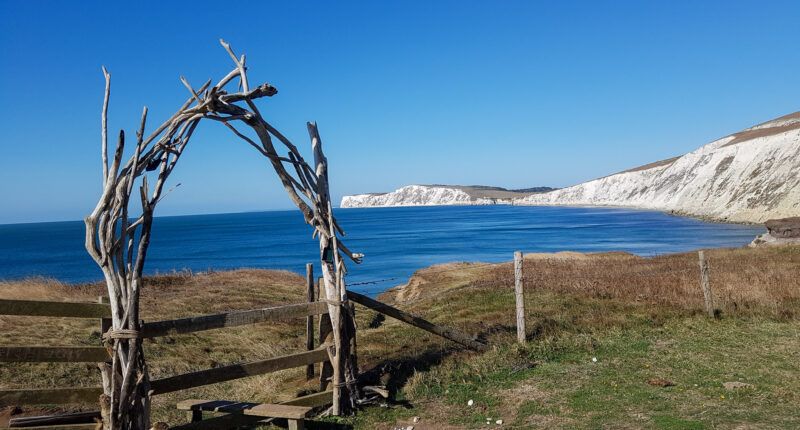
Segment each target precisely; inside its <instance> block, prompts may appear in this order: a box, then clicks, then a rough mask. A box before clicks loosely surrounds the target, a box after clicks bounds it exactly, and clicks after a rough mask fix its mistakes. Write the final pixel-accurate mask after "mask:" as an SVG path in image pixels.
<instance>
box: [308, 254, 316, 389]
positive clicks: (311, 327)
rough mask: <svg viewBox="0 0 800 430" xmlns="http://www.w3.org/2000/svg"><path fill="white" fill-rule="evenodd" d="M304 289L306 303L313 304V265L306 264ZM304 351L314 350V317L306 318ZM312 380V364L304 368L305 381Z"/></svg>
mask: <svg viewBox="0 0 800 430" xmlns="http://www.w3.org/2000/svg"><path fill="white" fill-rule="evenodd" d="M306 289H307V292H308V301H309V302H313V301H315V300H316V298H315V297H314V264H312V263H307V264H306ZM306 349H307V350H309V351H311V350H312V349H314V317H313V316H311V315H309V316H307V317H306ZM312 378H314V364H309V365H308V366H306V379H312Z"/></svg>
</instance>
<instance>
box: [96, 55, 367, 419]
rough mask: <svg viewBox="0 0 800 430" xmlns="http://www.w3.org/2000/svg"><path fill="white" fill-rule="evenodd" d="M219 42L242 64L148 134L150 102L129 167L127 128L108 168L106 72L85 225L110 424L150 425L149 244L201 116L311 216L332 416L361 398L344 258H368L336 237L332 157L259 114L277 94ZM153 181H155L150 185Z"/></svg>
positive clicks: (317, 142)
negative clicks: (101, 289) (230, 136)
mask: <svg viewBox="0 0 800 430" xmlns="http://www.w3.org/2000/svg"><path fill="white" fill-rule="evenodd" d="M220 42H221V43H222V46H223V47H224V48H225V50H226V51H227V52H228V54H229V55H230V57H231V58H232V59H233V61H234V63H235V67H234V68H233V70H231V72H229V73H228V74H227V75H226V76H225V77H224V78H222V79H221V80H220V81H219V82H218V83H217V84H215V85H213V86H210V85H211V80H209V81H207V82H206V83H205V84H203V85H202V86H201V87H200V88H199V89H197V90H195V89H194V88H192V86H191V85H190V84H189V83H188V82H187V81H186V79H184V78H183V77H181V81H182V82H183V83H184V85H185V86H186V88H187V89H188V90H189V91H190V93H191V96H190V97H189V99H188V100H187V101H186V103H184V104H183V105H182V106H181V107H180V108H179V109H178V110H177V111H176V112H175V114H173V115H172V116H171V117H170V118H169V119H168V120H167V121H165V122H164V123H163V124H161V125H160V126H159V127H158V128H157V129H156V130H155V131H154V132H152V133H151V134H150V135H148V136H145V124H146V120H147V108H146V107H145V108H144V110H143V112H142V118H141V122H140V124H139V129H138V131H137V132H136V144H135V148H134V151H133V155H132V156H131V157H130V159H129V160H128V161H127V162H125V164H122V158H123V149H124V146H125V134H124V132H123V131H120V134H119V140H118V143H117V146H116V150H115V151H114V154H113V156H112V158H111V163H110V165H109V156H108V143H107V141H108V139H107V113H108V102H109V96H110V93H111V89H110V88H111V87H110V82H111V81H110V75H109V74H108V72H107V71H106V69H105V68H103V74H104V75H105V80H106V86H105V98H104V101H103V111H102V150H101V154H102V172H103V191H102V194H101V195H100V199H99V201H98V203H97V206H96V207H95V208H94V210H93V211H92V213H91V214H90V215H88V216H87V217H86V218H85V222H86V249H87V251H88V252H89V254H90V255H91V256H92V258H93V259H94V261H95V262H96V263H97V264H98V266H100V269H101V270H102V271H103V275H104V277H105V281H106V285H107V287H108V295H109V299H110V303H111V313H112V327H111V329H110V330H109V331H108V332H107V333H106V334H105V335H104V341H105V343H106V347H107V349H109V351H110V352H111V356H112V361H111V363H106V364H105V365H103V366H102V367H101V374H102V379H103V391H104V394H103V395H102V396H101V406H102V407H103V423H104V428H105V429H107V430H110V429H148V428H149V427H150V422H149V416H150V395H149V392H150V384H149V377H148V372H147V365H146V362H145V358H144V355H143V352H142V339H141V336H140V330H141V321H140V320H139V295H140V292H141V289H142V270H143V268H144V262H145V258H146V256H147V248H148V245H149V243H150V234H151V226H152V221H153V213H154V210H155V207H156V205H157V204H158V202H159V201H160V200H161V199H162V198H163V197H164V196H165V195H166V193H165V192H164V183H165V181H166V179H167V177H168V176H169V175H170V173H172V170H173V169H174V167H175V165H176V163H177V162H178V159H179V158H180V156H181V154H183V151H184V150H185V149H186V146H187V144H188V143H189V139H190V138H191V136H192V133H193V132H194V130H195V128H196V127H197V124H198V123H199V122H200V121H201V120H203V119H209V120H213V121H217V122H220V123H222V124H223V125H224V126H226V127H227V128H228V129H230V130H231V131H232V132H233V133H234V134H235V135H236V136H237V137H239V138H241V139H243V140H244V141H246V142H247V143H249V144H250V145H251V146H253V147H254V148H255V149H256V150H257V151H258V152H259V153H261V155H263V156H264V157H266V158H267V159H268V160H269V162H270V164H271V165H272V167H273V169H274V170H275V173H276V174H277V175H278V177H279V178H280V180H281V183H282V184H283V187H284V188H285V189H286V191H287V193H288V194H289V197H290V198H291V199H292V201H293V202H294V203H295V205H296V206H297V207H298V209H300V211H301V212H302V213H303V217H304V219H305V221H306V223H308V224H309V225H311V226H312V227H314V237H318V239H319V245H320V262H321V267H322V274H323V277H324V279H325V296H326V300H327V303H328V311H329V314H330V317H331V322H332V326H333V334H334V346H333V347H332V348H329V355H330V358H331V363H333V367H334V375H333V384H332V385H333V390H334V392H333V413H334V414H341V413H344V412H347V411H348V410H350V409H351V408H353V407H354V406H355V400H356V399H357V398H358V396H359V393H358V392H357V390H358V389H357V387H356V386H355V380H356V376H357V365H356V358H355V356H354V354H352V353H351V342H352V341H353V339H354V337H355V333H354V329H353V323H352V316H351V315H350V314H349V313H348V312H347V311H346V309H347V308H346V307H345V306H346V302H347V295H346V288H345V281H344V274H345V273H346V268H345V264H344V257H347V258H349V259H351V260H352V261H354V262H356V263H360V259H361V257H363V255H360V254H355V253H353V252H351V251H350V250H349V249H347V247H345V245H344V244H343V243H342V241H341V240H340V238H339V237H338V236H340V235H344V232H343V231H342V229H341V227H340V226H339V224H338V223H337V222H336V219H335V218H334V216H333V213H332V210H331V201H330V192H329V186H328V167H327V160H326V158H325V155H324V154H323V152H322V141H321V139H320V137H319V132H318V130H317V126H316V124H315V123H311V122H309V123H307V127H308V134H309V137H310V139H311V148H312V152H313V158H314V162H313V166H312V165H310V164H309V163H307V162H306V161H305V160H304V159H303V157H302V156H301V155H300V152H299V151H298V150H297V148H296V147H295V146H294V145H293V144H292V143H291V142H290V141H289V140H288V139H287V138H286V137H285V136H283V135H282V134H281V133H280V132H279V131H278V130H276V129H275V128H274V127H272V125H270V124H269V123H268V122H267V121H266V120H265V119H264V118H263V117H262V116H261V113H260V112H259V110H258V108H257V106H256V105H255V103H254V100H256V99H259V98H262V97H271V96H273V95H275V94H276V93H277V90H276V89H275V88H274V87H273V86H272V85H270V84H266V83H265V84H263V85H260V86H258V87H256V88H253V89H251V88H250V86H249V83H248V79H247V68H246V67H245V56H244V55H242V56H240V57H237V56H236V54H234V52H233V50H232V49H231V47H230V45H229V44H227V43H225V42H224V41H222V40H220ZM237 78H238V81H239V82H238V83H239V89H238V90H237V92H234V93H228V92H227V91H226V90H225V87H226V86H228V84H230V83H231V82H232V81H235V80H236V79H237ZM235 123H240V124H243V125H245V126H247V127H250V129H252V131H253V132H255V134H256V136H257V138H256V139H255V140H254V139H251V138H250V137H248V136H247V135H245V134H243V133H241V132H240V131H239V130H237V128H235V127H234V125H233V124H235ZM275 139H277V141H278V142H280V144H282V145H283V146H284V147H285V149H286V150H287V151H288V154H287V156H281V155H280V154H279V153H278V152H277V150H276V148H275V144H274V140H275ZM287 166H290V167H288V168H287ZM148 178H151V179H148ZM151 181H154V184H153V186H152V188H151V184H150V182H151ZM137 182H138V186H137V188H138V199H139V200H140V202H141V215H139V216H138V217H137V218H135V219H133V220H132V219H131V218H130V217H129V209H128V205H129V203H130V198H131V194H132V193H133V192H134V184H135V183H137Z"/></svg>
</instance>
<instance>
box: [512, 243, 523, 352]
mask: <svg viewBox="0 0 800 430" xmlns="http://www.w3.org/2000/svg"><path fill="white" fill-rule="evenodd" d="M522 261H523V260H522V252H521V251H516V252H514V297H515V301H516V304H517V306H516V308H517V342H519V343H521V344H525V286H524V284H523V282H524V281H523V277H522V274H523V270H522Z"/></svg>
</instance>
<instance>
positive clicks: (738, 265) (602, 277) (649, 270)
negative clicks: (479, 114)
mask: <svg viewBox="0 0 800 430" xmlns="http://www.w3.org/2000/svg"><path fill="white" fill-rule="evenodd" d="M662 258H664V257H663V256H662ZM607 261H608V260H605V259H574V258H569V257H567V258H559V257H554V258H546V259H535V260H525V263H524V264H525V272H526V273H524V275H523V276H522V278H520V280H521V281H523V283H525V281H528V282H527V284H526V287H525V288H526V290H527V289H530V288H533V287H534V286H535V285H541V283H542V282H548V281H551V282H566V281H587V280H588V281H621V280H630V279H634V280H635V279H659V280H664V279H665V278H668V279H674V278H691V279H685V280H686V281H696V283H697V285H698V287H697V294H698V295H699V294H700V290H699V285H700V276H701V270H700V266H699V264H698V261H697V260H694V259H692V258H690V257H688V256H685V255H684V256H676V257H675V258H669V257H667V258H665V259H664V260H662V261H653V260H650V259H645V258H642V259H637V258H636V257H631V259H630V260H626V265H627V266H628V267H627V270H626V271H625V272H624V273H608V271H605V270H604V266H605V265H606V264H607ZM787 263H788V264H789V265H790V266H793V265H797V269H798V270H800V255H797V256H794V255H791V256H782V257H781V258H779V259H776V258H775V257H755V256H743V257H740V258H737V257H735V256H733V257H726V258H724V260H722V261H720V262H714V260H713V259H710V260H708V268H709V270H711V271H712V272H714V273H715V274H719V272H736V273H745V272H748V271H754V272H758V273H762V272H763V271H764V267H765V266H769V265H771V264H779V265H783V266H784V267H785V265H786V264H787ZM512 265H513V263H512V262H510V261H509V262H502V263H464V264H459V265H457V266H456V267H447V268H441V269H431V270H424V272H421V273H420V274H421V275H422V276H423V277H432V276H434V275H440V274H446V273H448V272H457V271H474V270H476V269H484V268H494V269H495V270H494V272H493V273H495V272H500V271H502V270H503V269H505V267H504V266H512ZM676 265H680V266H682V267H680V268H676V267H675V266H676ZM552 267H557V268H558V269H560V270H562V271H565V273H559V274H552V273H548V274H536V273H535V272H537V271H547V270H545V269H549V268H552ZM592 267H596V268H597V271H596V272H594V271H593V272H589V273H586V270H587V269H588V268H592ZM570 269H574V270H570ZM508 270H509V272H508V273H509V274H512V273H513V272H511V270H513V269H512V268H508ZM575 272H577V273H575ZM477 275H478V276H486V274H483V273H480V270H478V274H477ZM495 276H497V274H496V273H495ZM402 279H406V278H404V277H399V276H396V277H389V278H384V279H376V280H370V281H362V282H357V283H353V284H349V285H348V287H352V286H365V285H375V286H378V285H381V284H385V283H387V282H391V281H398V280H402ZM514 282H515V277H514V276H506V277H495V278H493V279H487V280H477V281H469V282H468V283H466V284H464V285H460V286H456V287H453V288H449V289H446V290H443V291H436V292H431V293H428V294H415V295H414V296H413V297H409V298H404V299H397V300H394V301H392V302H390V303H387V304H389V305H392V306H399V305H408V304H412V303H416V302H420V301H425V300H432V299H436V298H439V297H442V296H447V295H450V294H456V293H462V292H464V291H467V290H473V289H484V288H490V287H497V288H500V287H511V286H513V285H514ZM531 284H534V285H531ZM794 287H798V289H800V284H798V285H795V286H794ZM360 291H361V292H362V293H364V294H368V295H376V294H379V293H382V292H385V291H387V288H386V287H385V286H381V287H378V288H371V289H370V288H368V289H363V290H360Z"/></svg>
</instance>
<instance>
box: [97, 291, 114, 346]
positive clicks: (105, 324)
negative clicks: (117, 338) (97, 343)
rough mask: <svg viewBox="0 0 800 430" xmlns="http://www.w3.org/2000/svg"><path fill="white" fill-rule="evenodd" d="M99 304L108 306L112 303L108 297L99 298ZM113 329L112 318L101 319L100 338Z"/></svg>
mask: <svg viewBox="0 0 800 430" xmlns="http://www.w3.org/2000/svg"><path fill="white" fill-rule="evenodd" d="M97 303H100V304H103V305H108V304H110V301H109V299H108V297H106V296H100V297H98V298H97ZM110 328H111V318H100V337H101V338H102V337H103V335H104V334H106V332H107V331H108V329H110Z"/></svg>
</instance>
